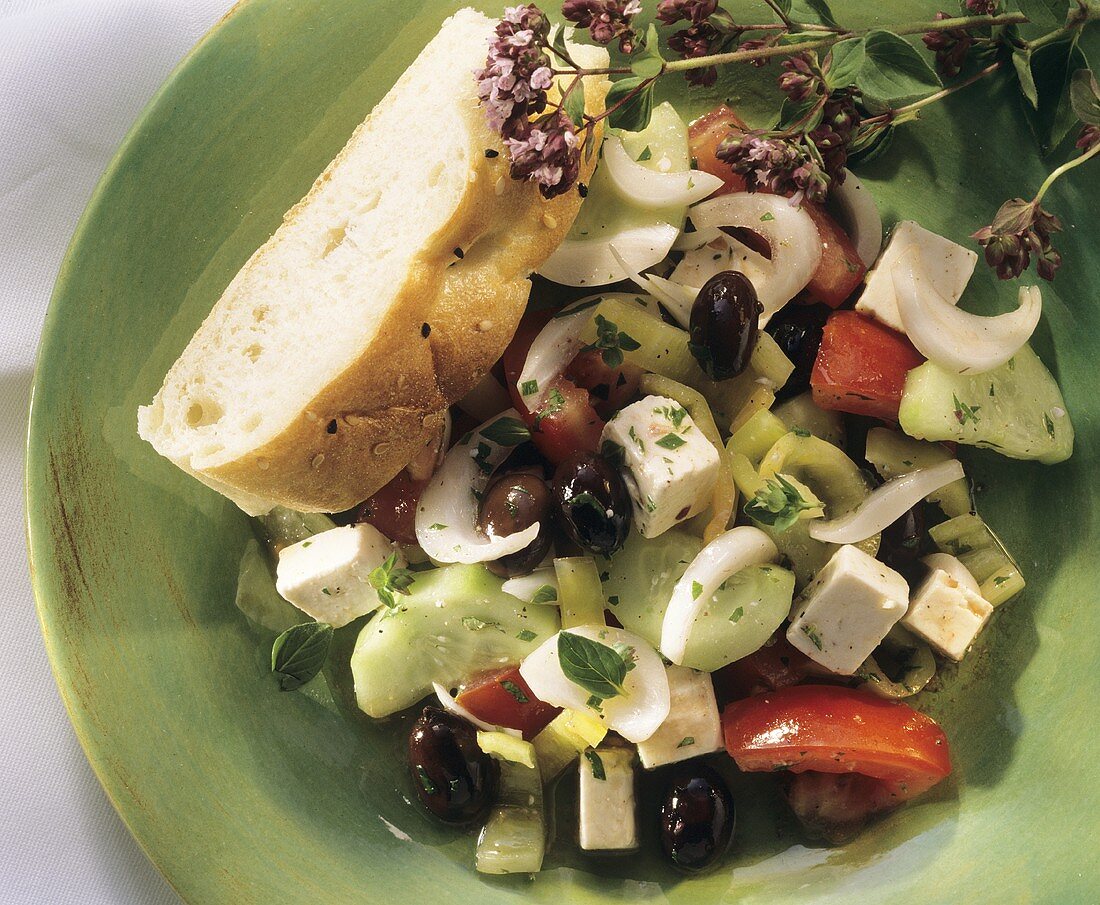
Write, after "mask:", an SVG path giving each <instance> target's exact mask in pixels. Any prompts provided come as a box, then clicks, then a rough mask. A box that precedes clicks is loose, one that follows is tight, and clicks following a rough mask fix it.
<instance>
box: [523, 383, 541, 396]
mask: <svg viewBox="0 0 1100 905" xmlns="http://www.w3.org/2000/svg"><path fill="white" fill-rule="evenodd" d="M519 391H520V392H521V393H522V394H523V395H524V396H534V395H535V393H537V392H538V391H539V382H538V381H537V380H525V381H523V383H522V384H520V388H519Z"/></svg>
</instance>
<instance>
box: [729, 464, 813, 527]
mask: <svg viewBox="0 0 1100 905" xmlns="http://www.w3.org/2000/svg"><path fill="white" fill-rule="evenodd" d="M817 507H818V504H817V503H816V502H813V503H810V502H807V501H806V500H805V499H803V497H802V494H801V493H800V492H799V490H798V488H797V487H795V486H794V484H792V483H791V482H790V481H788V480H787V479H786V478H785V477H783V475H781V474H777V475H776V476H775V477H774V478H768V483H767V484H766V485H765V486H764V487H761V488H760V489H759V490H757V491H756V496H754V497H753V498H752V499H751V500H749V502H748V503H746V504H745V508H744V512H745V515H747V516H748V517H749V518H751V519H755V520H756V521H758V522H760V523H761V524H762V525H770V526H771V527H773V528H775V529H776V530H777V531H786V530H787V529H788V528H790V527H791V525H793V524H794V523H795V522H797V521H798V516H799V514H800V513H802V512H805V511H806V510H808V509H816V508H817Z"/></svg>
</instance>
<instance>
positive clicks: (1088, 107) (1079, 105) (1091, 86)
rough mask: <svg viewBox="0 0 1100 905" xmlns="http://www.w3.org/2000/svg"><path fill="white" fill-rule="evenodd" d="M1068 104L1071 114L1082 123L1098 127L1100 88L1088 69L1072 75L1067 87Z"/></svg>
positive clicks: (1099, 120)
mask: <svg viewBox="0 0 1100 905" xmlns="http://www.w3.org/2000/svg"><path fill="white" fill-rule="evenodd" d="M1069 98H1070V103H1071V104H1072V105H1073V112H1074V113H1075V114H1076V115H1077V118H1078V119H1079V120H1081V122H1083V123H1088V124H1089V125H1090V126H1100V87H1098V86H1097V84H1096V76H1094V75H1093V74H1092V72H1091V71H1090V70H1088V69H1078V70H1077V71H1076V72H1075V73H1073V77H1072V79H1071V80H1070V86H1069Z"/></svg>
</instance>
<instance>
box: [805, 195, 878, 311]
mask: <svg viewBox="0 0 1100 905" xmlns="http://www.w3.org/2000/svg"><path fill="white" fill-rule="evenodd" d="M802 209H803V210H804V211H805V212H806V213H807V214H809V215H810V219H811V220H813V221H814V226H816V227H817V234H818V235H819V236H820V237H821V263H820V264H818V265H817V270H815V271H814V275H813V276H812V277H811V278H810V282H809V283H807V284H806V288H805V289H804V290H803V291H802V292H803V294H802V298H803V299H805V300H806V301H808V302H824V303H825V304H826V305H828V306H829V307H830V308H837V307H839V306H840V305H843V304H844V302H846V301H847V300H848V297H849V296H850V295H851V294H852V293H853V292H855V290H856V287H857V286H859V284H860V283H862V282H863V277H864V274H866V273H867V265H866V264H865V263H864V262H863V260H862V259H861V258H860V256H859V252H858V251H856V246H855V243H854V242H853V241H852V240H851V237H849V235H848V234H847V233H846V232H845V231H844V230H843V229H842V228H841V226H840V224H839V223H837V222H836V220H834V219H833V218H832V216H830V215H829V214H828V213H827V212H826V211H825V209H824V208H823V207H821V206H820V205H817V204H812V203H810V202H809V201H803V202H802Z"/></svg>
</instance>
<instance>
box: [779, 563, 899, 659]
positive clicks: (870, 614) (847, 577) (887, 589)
mask: <svg viewBox="0 0 1100 905" xmlns="http://www.w3.org/2000/svg"><path fill="white" fill-rule="evenodd" d="M908 600H909V585H908V584H906V582H905V579H904V578H902V577H901V576H900V575H899V574H898V573H897V572H895V571H894V570H893V569H891V568H890V567H889V566H887V565H885V564H884V563H881V562H879V561H878V560H877V559H875V558H874V557H872V556H868V555H867V554H866V553H864V552H863V551H862V550H860V549H859V548H858V547H853V546H852V545H851V544H847V545H845V546H843V547H841V548H840V549H839V550H837V551H836V553H834V554H833V556H832V558H831V559H830V560H829V561H828V562H827V563H826V564H825V565H824V566H823V567H822V569H821V571H819V572H818V573H817V575H816V576H815V577H814V580H813V581H812V582H810V583H809V584H808V585H807V586H806V588H805V589H804V590H803V591H802V593H801V594H800V595H799V596H798V598H797V599H796V600H795V602H794V604H793V605H792V607H791V624H790V627H789V628H788V629H787V640H788V641H790V642H791V644H793V645H794V646H795V647H797V648H798V649H799V650H800V651H802V653H804V654H805V655H806V656H807V657H809V658H810V659H811V660H813V661H814V662H815V663H820V664H821V665H822V666H824V667H825V668H826V669H831V670H832V671H833V672H836V673H840V674H842V675H852V674H853V673H855V671H856V670H857V669H859V667H860V666H861V665H862V663H863V661H864V660H866V659H867V658H868V657H869V656H870V655H871V652H872V651H873V650H874V649H875V648H876V647H878V645H879V642H881V641H882V639H883V638H885V637H886V633H887V632H889V631H890V629H891V628H892V627H893V626H894V624H895V623H896V622H897V621H898V620H899V619H901V617H902V616H904V615H905V609H906V605H907V603H908Z"/></svg>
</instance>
